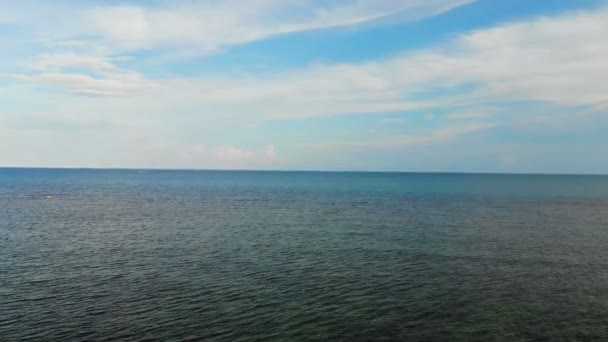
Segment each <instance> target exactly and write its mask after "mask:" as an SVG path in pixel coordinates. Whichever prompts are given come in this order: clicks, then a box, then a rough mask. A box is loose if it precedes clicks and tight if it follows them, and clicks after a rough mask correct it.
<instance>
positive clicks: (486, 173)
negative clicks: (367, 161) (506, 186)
mask: <svg viewBox="0 0 608 342" xmlns="http://www.w3.org/2000/svg"><path fill="white" fill-rule="evenodd" d="M0 169H12V170H18V169H30V170H91V171H94V170H99V171H194V172H293V173H297V172H310V173H396V174H397V173H402V174H424V173H426V174H448V175H449V174H453V175H466V174H469V175H521V176H526V175H527V176H608V173H568V172H518V171H513V172H505V171H503V172H499V171H406V170H393V171H391V170H349V169H346V170H332V169H325V170H323V169H309V170H306V169H245V168H243V169H222V168H200V169H199V168H156V167H143V168H137V167H79V166H52V167H47V166H0Z"/></svg>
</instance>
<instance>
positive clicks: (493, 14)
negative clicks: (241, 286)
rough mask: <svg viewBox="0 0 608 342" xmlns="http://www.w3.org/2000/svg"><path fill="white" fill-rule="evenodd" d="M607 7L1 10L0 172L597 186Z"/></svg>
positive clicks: (348, 2)
mask: <svg viewBox="0 0 608 342" xmlns="http://www.w3.org/2000/svg"><path fill="white" fill-rule="evenodd" d="M606 37H608V1H604V0H588V1H585V0H580V1H570V0H567V1H566V0H555V1H529V0H498V1H497V0H477V1H475V0H333V1H327V0H252V1H246V2H245V1H241V0H238V1H237V0H200V1H164V0H157V1H145V2H144V1H92V0H85V1H67V0H63V1H62V0H59V1H53V2H52V3H51V2H49V1H41V0H40V1H32V0H24V1H19V2H16V1H7V0H0V49H1V50H2V54H0V166H41V167H111V168H114V167H127V168H203V169H207V168H222V169H224V168H229V169H232V168H235V169H298V170H384V171H457V172H542V173H608V157H606V155H608V154H607V153H606V151H608V134H606V133H605V132H606V131H607V129H608V115H607V114H608V92H607V91H606V90H608V58H606V56H608V40H607V39H606Z"/></svg>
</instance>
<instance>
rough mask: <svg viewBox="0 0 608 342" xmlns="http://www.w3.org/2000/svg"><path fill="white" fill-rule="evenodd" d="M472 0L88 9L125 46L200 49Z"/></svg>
mask: <svg viewBox="0 0 608 342" xmlns="http://www.w3.org/2000/svg"><path fill="white" fill-rule="evenodd" d="M472 1H473V0H432V1H429V0H425V1H422V0H358V1H353V0H346V1H344V0H342V1H333V2H326V1H320V0H257V1H246V2H244V1H239V0H227V1H221V2H217V1H208V2H198V3H192V2H188V3H175V2H167V3H164V4H163V5H161V6H158V7H144V6H135V5H130V6H104V7H98V8H95V9H93V10H91V11H90V12H89V13H88V16H89V18H90V21H91V23H92V24H93V27H92V29H93V30H94V32H96V33H98V34H99V35H100V36H101V37H102V38H104V39H107V40H108V41H109V42H110V43H112V44H115V45H117V46H119V47H121V48H124V49H142V48H143V49H150V48H161V47H181V48H184V47H187V48H192V49H196V50H198V51H199V52H201V53H205V52H210V51H215V50H217V49H221V48H223V47H226V46H231V45H235V44H242V43H247V42H251V41H255V40H260V39H264V38H267V37H271V36H275V35H280V34H286V33H294V32H301V31H308V30H315V29H322V28H328V27H337V26H347V25H354V24H361V23H366V22H369V21H373V20H376V19H379V18H382V17H386V16H390V15H395V14H402V18H401V19H402V20H413V19H419V18H421V17H425V16H431V15H435V14H437V13H441V12H443V11H446V10H449V9H451V8H453V7H456V6H460V5H462V4H465V3H469V2H472Z"/></svg>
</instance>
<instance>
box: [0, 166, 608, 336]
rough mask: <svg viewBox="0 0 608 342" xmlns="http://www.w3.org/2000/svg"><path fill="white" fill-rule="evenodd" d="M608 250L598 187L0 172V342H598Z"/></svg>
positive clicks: (588, 179)
mask: <svg viewBox="0 0 608 342" xmlns="http://www.w3.org/2000/svg"><path fill="white" fill-rule="evenodd" d="M48 195H52V196H54V198H52V199H47V196H48ZM607 245H608V177H603V176H544V175H472V174H422V173H421V174H414V173H325V172H247V171H238V172H237V171H151V170H142V171H137V170H52V169H0V340H2V341H21V340H61V341H71V340H73V341H80V340H142V339H160V340H209V341H314V340H335V341H370V340H372V341H373V340H375V341H391V340H407V341H417V340H420V341H475V340H479V341H487V340H504V341H519V340H521V341H526V340H551V341H555V340H568V341H571V340H605V339H606V338H607V337H608V249H607V248H606V246H607Z"/></svg>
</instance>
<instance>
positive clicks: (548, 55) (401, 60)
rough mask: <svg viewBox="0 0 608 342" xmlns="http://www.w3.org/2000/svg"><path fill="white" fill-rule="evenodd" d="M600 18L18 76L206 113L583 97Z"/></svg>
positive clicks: (598, 52) (592, 74)
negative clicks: (193, 75)
mask: <svg viewBox="0 0 608 342" xmlns="http://www.w3.org/2000/svg"><path fill="white" fill-rule="evenodd" d="M607 23H608V8H603V9H600V10H597V11H594V12H581V13H578V14H575V15H572V14H569V15H563V16H559V17H554V18H541V19H535V20H532V21H528V22H521V23H514V24H508V25H503V26H500V27H497V28H492V29H487V30H479V31H476V32H473V33H470V34H466V35H464V36H461V37H459V38H457V39H455V40H454V41H453V42H452V43H450V44H447V45H442V46H438V47H437V48H434V49H427V50H423V51H417V52H413V53H409V54H405V55H398V56H394V57H391V58H388V59H384V60H378V61H373V62H367V63H360V64H333V65H332V64H324V65H312V66H309V67H307V68H304V69H300V70H294V71H288V72H283V73H275V74H267V75H263V76H262V75H256V76H240V77H236V78H235V77H225V78H213V79H212V78H206V79H205V78H203V79H164V80H154V81H152V80H146V79H145V78H143V76H140V75H138V74H136V73H127V74H110V75H108V76H106V78H103V77H102V78H91V77H84V76H82V75H80V76H78V77H77V76H75V75H72V74H70V75H63V74H55V73H44V74H40V75H34V76H32V75H30V76H25V77H23V79H26V80H28V81H31V82H35V81H39V82H45V83H51V84H57V85H65V86H66V87H67V88H68V89H69V90H71V91H76V92H84V93H99V94H119V95H125V94H130V93H134V92H136V90H141V89H148V94H147V96H148V98H147V99H146V101H153V102H158V101H175V102H178V103H191V104H192V106H193V107H197V108H201V110H204V111H207V112H215V113H224V114H227V115H236V114H237V113H238V115H250V116H256V117H263V118H278V119H281V118H296V117H314V116H328V115H337V114H352V113H366V112H389V111H407V110H414V109H421V108H433V107H445V106H466V107H471V106H473V107H475V106H483V105H484V103H486V102H495V101H510V100H538V101H547V102H553V103H555V104H558V105H593V104H595V103H599V102H603V101H606V94H605V92H604V91H603V89H608V83H607V82H608V59H606V58H604V56H606V55H608V44H606V43H605V39H604V38H605V37H606V36H608V24H607ZM564 46H568V47H569V48H568V49H564V48H563V47H564ZM65 60H68V59H67V58H66V59H64V60H63V61H65ZM73 62H74V63H75V64H76V65H89V64H90V67H91V68H97V69H104V68H106V69H107V68H111V65H114V64H112V63H111V61H108V60H89V59H84V60H79V59H74V60H73ZM106 63H109V64H110V65H107V64H106ZM55 64H59V63H55ZM62 65H63V64H62ZM471 84H474V85H475V88H474V90H472V91H468V92H461V93H459V92H455V93H452V92H449V91H448V92H447V94H451V95H445V96H442V95H437V96H436V97H435V98H432V99H429V100H426V101H419V100H416V94H417V93H418V92H420V91H424V90H429V89H434V88H437V87H447V88H448V89H449V88H450V87H452V88H456V89H457V88H458V87H459V86H469V85H471ZM439 94H441V92H439ZM462 115H464V114H461V116H462ZM468 115H469V116H470V115H473V114H468ZM456 116H457V115H456Z"/></svg>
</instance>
